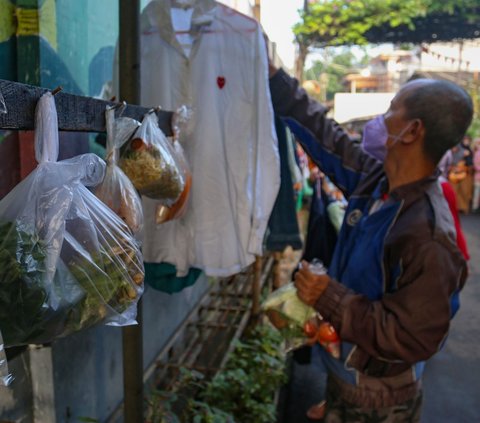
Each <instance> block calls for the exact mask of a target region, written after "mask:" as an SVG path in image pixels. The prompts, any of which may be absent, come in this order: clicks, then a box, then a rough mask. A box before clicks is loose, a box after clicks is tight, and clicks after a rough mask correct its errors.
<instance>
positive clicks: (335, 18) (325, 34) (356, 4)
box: [293, 0, 478, 47]
mask: <svg viewBox="0 0 480 423" xmlns="http://www.w3.org/2000/svg"><path fill="white" fill-rule="evenodd" d="M475 6H478V1H477V0H317V1H316V2H313V3H310V5H309V7H308V10H307V11H303V12H302V13H301V19H302V20H301V22H299V23H297V24H296V25H295V26H294V28H293V30H294V33H295V36H296V38H297V42H298V43H299V44H302V45H309V46H315V47H324V46H325V45H342V44H357V45H365V44H366V43H367V40H366V38H365V33H366V32H367V31H368V30H369V29H371V28H373V27H377V26H381V25H384V24H386V23H389V24H390V25H391V26H392V27H396V26H399V25H408V27H409V28H410V29H412V30H413V29H415V28H414V24H413V20H414V19H415V18H418V17H425V16H426V15H428V14H431V13H449V14H453V13H463V14H465V17H466V18H468V17H469V13H471V12H469V9H470V8H472V7H475ZM471 18H474V16H472V17H471Z"/></svg>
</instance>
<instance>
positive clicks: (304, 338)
mask: <svg viewBox="0 0 480 423" xmlns="http://www.w3.org/2000/svg"><path fill="white" fill-rule="evenodd" d="M309 270H310V272H312V273H313V274H316V275H324V274H325V273H326V272H327V270H326V269H325V267H324V266H323V264H322V262H321V261H319V260H317V259H314V260H313V261H312V263H310V265H309ZM263 310H264V311H265V312H266V314H267V316H268V318H269V319H270V321H271V323H272V324H273V325H274V326H275V327H276V328H277V329H278V330H279V331H280V332H281V333H282V335H283V337H284V338H285V341H286V345H287V350H292V349H296V348H299V347H301V346H303V345H312V344H314V343H315V342H318V343H319V344H320V345H322V346H323V347H324V348H325V349H326V350H327V351H328V352H329V353H330V354H331V355H332V356H333V357H335V358H339V357H340V339H339V338H338V336H337V333H336V331H335V329H334V328H333V326H332V325H331V324H330V323H328V322H327V321H325V320H323V318H322V316H321V315H320V314H319V313H317V311H316V310H315V309H314V308H313V307H311V306H309V305H307V304H305V303H304V302H303V301H302V300H300V298H298V295H297V289H296V288H295V285H294V284H293V283H292V282H290V283H288V284H286V285H284V286H283V287H281V288H279V289H277V290H276V291H274V292H273V293H272V294H270V295H269V296H268V297H267V299H266V300H265V302H264V303H263Z"/></svg>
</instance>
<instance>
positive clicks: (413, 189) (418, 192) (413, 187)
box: [385, 169, 440, 206]
mask: <svg viewBox="0 0 480 423" xmlns="http://www.w3.org/2000/svg"><path fill="white" fill-rule="evenodd" d="M439 176H440V171H439V170H438V169H436V170H435V172H434V173H432V174H431V175H429V176H427V177H426V178H423V179H420V180H418V181H415V182H411V183H409V184H406V185H402V186H399V187H398V188H395V189H394V190H393V191H392V192H391V193H390V197H391V198H392V199H394V200H397V201H401V200H403V201H405V206H408V205H409V204H412V203H413V202H414V201H416V200H417V199H418V198H419V197H421V196H422V195H424V194H425V191H426V190H427V189H428V187H429V186H431V185H432V184H433V183H436V182H437V181H438V177H439ZM385 182H386V178H385ZM385 186H386V187H387V186H388V185H385Z"/></svg>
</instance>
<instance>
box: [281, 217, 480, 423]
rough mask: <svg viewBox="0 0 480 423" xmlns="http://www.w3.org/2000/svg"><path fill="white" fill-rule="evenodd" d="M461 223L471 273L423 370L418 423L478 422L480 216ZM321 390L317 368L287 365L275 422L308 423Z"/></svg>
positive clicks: (479, 375)
mask: <svg viewBox="0 0 480 423" xmlns="http://www.w3.org/2000/svg"><path fill="white" fill-rule="evenodd" d="M461 220H462V226H463V229H464V232H465V235H466V237H467V242H468V247H469V250H470V256H471V259H470V268H471V269H470V270H471V274H470V277H469V279H468V281H467V284H466V286H465V288H464V290H463V291H462V293H461V297H460V298H461V308H460V310H459V312H458V314H457V315H456V316H455V319H454V320H453V322H452V327H451V330H450V335H449V337H448V339H447V341H446V344H445V346H444V348H443V349H442V351H440V352H439V353H438V354H437V355H436V356H435V357H434V358H432V359H431V360H430V361H429V363H428V364H427V367H426V371H425V379H424V380H425V382H424V407H423V414H422V423H477V422H479V423H480V215H466V216H462V218H461ZM324 386H325V375H324V374H323V372H322V371H321V370H320V369H317V368H315V367H314V366H312V365H308V364H298V363H296V362H295V361H293V362H292V371H291V379H290V383H289V385H288V386H287V387H286V389H285V390H284V392H282V395H281V398H280V403H281V404H280V407H279V414H280V416H279V422H278V423H304V422H305V423H307V422H310V421H311V420H309V419H307V418H306V416H305V412H306V410H307V409H308V407H309V406H310V405H312V404H314V403H315V402H317V401H318V400H319V399H320V398H321V395H322V391H323V390H324Z"/></svg>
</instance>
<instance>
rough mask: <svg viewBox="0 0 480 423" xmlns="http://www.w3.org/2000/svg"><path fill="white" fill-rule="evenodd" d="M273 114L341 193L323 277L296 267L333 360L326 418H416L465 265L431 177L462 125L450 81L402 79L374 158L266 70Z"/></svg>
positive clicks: (460, 94) (466, 108)
mask: <svg viewBox="0 0 480 423" xmlns="http://www.w3.org/2000/svg"><path fill="white" fill-rule="evenodd" d="M270 90H271V94H272V101H273V106H274V109H275V112H276V113H277V114H278V115H279V116H282V117H283V118H284V119H285V120H286V121H287V122H288V124H289V126H290V127H291V128H292V129H293V130H294V132H295V133H296V134H297V136H298V138H299V140H301V142H302V145H303V148H304V149H305V151H306V152H307V153H308V154H309V155H310V157H311V158H312V159H313V161H314V162H315V163H316V164H317V165H318V167H319V168H320V169H321V170H322V171H323V172H324V173H325V174H327V175H328V176H329V178H330V179H331V180H332V181H334V182H335V184H336V185H337V186H338V187H339V188H341V189H342V191H343V192H344V194H345V196H346V197H347V198H348V200H349V204H348V208H347V210H346V213H345V219H344V222H343V226H342V229H341V232H340V234H339V239H338V242H337V247H336V251H335V254H334V257H333V260H332V263H331V266H330V268H329V272H328V275H322V276H318V275H314V274H312V273H311V272H310V271H309V270H308V265H305V266H303V268H302V269H301V270H300V271H299V272H297V274H296V276H295V283H296V286H297V289H298V295H299V297H300V298H301V299H302V300H303V301H304V302H305V303H307V304H309V305H312V306H314V307H315V308H316V310H318V312H319V313H320V314H321V315H322V316H323V318H324V319H325V320H327V321H329V322H330V323H331V324H332V325H333V327H334V328H335V330H336V331H337V334H338V335H339V337H340V339H341V340H342V344H341V357H340V359H336V358H334V357H332V356H331V355H330V354H329V353H328V352H327V350H322V360H323V361H324V364H325V366H326V368H327V370H328V374H329V375H328V382H327V407H326V413H325V418H324V421H325V422H328V423H330V422H332V423H333V422H364V421H374V419H375V418H377V419H379V420H375V421H382V422H417V421H419V419H420V409H421V402H422V390H421V377H422V372H423V368H424V363H425V360H427V359H429V358H430V357H431V356H433V355H434V354H435V353H436V352H437V351H438V350H439V349H440V348H441V346H442V344H443V342H444V340H445V337H446V336H447V333H448V329H449V324H450V319H451V317H452V316H453V314H454V313H455V312H456V310H457V309H458V294H459V291H460V289H461V288H462V287H463V285H464V283H465V279H466V270H467V269H466V262H465V260H464V258H463V257H462V254H461V253H460V251H459V250H458V248H457V246H456V243H455V229H454V224H453V220H452V217H451V214H450V211H449V209H448V206H447V203H446V201H445V199H444V196H443V194H442V189H441V187H440V184H439V182H438V179H437V177H438V173H439V172H438V170H437V164H438V162H439V161H440V159H441V158H442V156H443V155H444V154H445V152H446V151H447V150H448V149H450V148H451V147H453V146H454V145H456V144H458V143H459V142H460V141H461V139H462V138H463V136H464V134H465V131H466V130H467V128H468V126H469V125H470V122H471V119H472V114H473V105H472V101H471V99H470V97H469V96H468V94H467V93H466V92H465V91H464V90H462V89H461V88H460V87H458V86H456V85H454V84H452V83H448V82H444V81H435V80H424V79H420V80H415V81H412V82H410V83H408V84H406V85H405V86H404V87H403V88H402V89H401V90H400V91H399V93H398V94H397V95H396V96H395V98H394V99H393V100H392V102H391V105H390V108H389V110H388V111H387V112H386V113H385V115H383V117H382V118H380V119H378V122H377V124H378V131H377V132H380V134H382V136H383V137H385V140H386V146H387V155H386V157H385V161H384V163H383V165H382V163H381V162H378V161H376V160H375V159H374V158H373V157H371V156H369V155H368V154H366V153H365V152H364V151H363V150H362V148H361V147H360V146H359V145H358V144H357V143H353V142H351V140H350V139H349V137H348V135H347V134H346V133H345V131H344V130H343V129H342V128H341V127H340V126H338V125H337V124H336V123H335V122H334V121H332V120H330V119H328V118H327V117H326V116H325V114H326V110H325V108H324V107H323V106H322V105H320V104H318V103H316V102H315V101H313V100H311V99H310V98H309V97H308V96H307V95H306V93H305V92H304V91H303V90H302V89H301V88H299V87H298V83H297V81H296V80H294V79H292V78H290V77H289V76H288V75H287V74H286V73H285V72H284V71H283V70H277V69H275V68H274V67H273V66H271V67H270Z"/></svg>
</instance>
